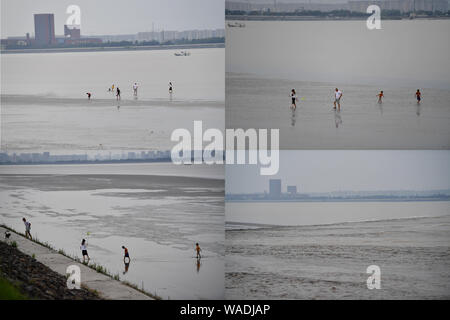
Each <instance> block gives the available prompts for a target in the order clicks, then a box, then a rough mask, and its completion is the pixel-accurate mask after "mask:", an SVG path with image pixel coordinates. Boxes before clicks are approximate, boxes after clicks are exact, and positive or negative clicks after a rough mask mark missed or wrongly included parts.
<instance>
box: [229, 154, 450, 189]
mask: <svg viewBox="0 0 450 320" xmlns="http://www.w3.org/2000/svg"><path fill="white" fill-rule="evenodd" d="M269 179H282V190H283V191H284V192H286V186H287V185H297V189H298V191H299V192H329V191H344V190H353V191H370V190H373V191H376V190H432V189H450V151H447V150H445V151H432V150H425V151H384V150H379V151H378V150H374V151H353V150H330V151H325V150H324V151H321V150H318V151H312V150H311V151H281V152H280V170H279V172H278V174H277V175H276V176H261V175H259V169H258V166H256V165H253V166H251V165H245V166H244V165H228V166H227V167H226V179H225V187H226V192H227V193H252V192H263V191H264V190H267V191H268V190H269V187H268V186H269Z"/></svg>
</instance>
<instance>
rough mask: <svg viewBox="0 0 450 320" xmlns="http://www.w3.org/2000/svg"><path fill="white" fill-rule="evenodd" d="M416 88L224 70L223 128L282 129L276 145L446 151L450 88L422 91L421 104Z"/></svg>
mask: <svg viewBox="0 0 450 320" xmlns="http://www.w3.org/2000/svg"><path fill="white" fill-rule="evenodd" d="M336 87H338V88H339V89H340V90H342V92H343V97H342V99H341V110H340V112H339V111H335V110H333V101H334V100H333V97H334V94H333V92H334V89H335V88H336ZM292 88H295V89H296V91H297V94H298V97H299V101H298V103H297V108H296V110H295V111H293V110H291V109H290V104H291V101H290V98H289V93H290V90H291V89H292ZM416 89H417V88H397V87H393V86H385V87H375V86H369V85H366V86H363V85H353V84H348V83H321V82H305V81H298V80H288V79H279V78H269V77H263V76H256V75H249V74H238V73H227V76H226V96H227V100H226V110H227V112H226V114H225V116H226V127H227V128H243V129H248V128H275V129H280V149H380V148H382V149H448V148H449V147H450V105H449V103H448V102H449V101H450V91H449V90H444V89H422V90H421V91H422V95H423V99H422V102H421V103H420V105H419V104H417V103H416V100H415V96H414V94H415V90H416ZM380 90H383V91H384V95H385V98H384V99H383V103H382V104H380V103H378V102H377V98H376V95H377V94H378V93H379V91H380Z"/></svg>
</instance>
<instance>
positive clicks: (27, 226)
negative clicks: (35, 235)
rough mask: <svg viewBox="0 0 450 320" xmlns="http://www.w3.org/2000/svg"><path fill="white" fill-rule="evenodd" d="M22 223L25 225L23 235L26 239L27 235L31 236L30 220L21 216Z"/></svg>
mask: <svg viewBox="0 0 450 320" xmlns="http://www.w3.org/2000/svg"><path fill="white" fill-rule="evenodd" d="M22 221H23V224H24V225H25V237H26V238H27V239H28V237H30V239H32V238H31V222H28V221H27V219H25V218H22Z"/></svg>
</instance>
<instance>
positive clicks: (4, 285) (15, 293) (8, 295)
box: [0, 275, 28, 300]
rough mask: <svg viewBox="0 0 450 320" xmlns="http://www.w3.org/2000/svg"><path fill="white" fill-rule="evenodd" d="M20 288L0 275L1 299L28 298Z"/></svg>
mask: <svg viewBox="0 0 450 320" xmlns="http://www.w3.org/2000/svg"><path fill="white" fill-rule="evenodd" d="M27 299H28V297H27V296H25V295H23V294H22V293H21V292H20V290H19V288H18V287H17V286H16V285H14V284H13V283H12V282H10V281H8V280H7V279H5V278H4V277H2V276H1V275H0V300H27Z"/></svg>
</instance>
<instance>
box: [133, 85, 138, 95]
mask: <svg viewBox="0 0 450 320" xmlns="http://www.w3.org/2000/svg"><path fill="white" fill-rule="evenodd" d="M137 89H138V85H137V83H136V82H135V83H134V84H133V91H134V95H135V96H137Z"/></svg>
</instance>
